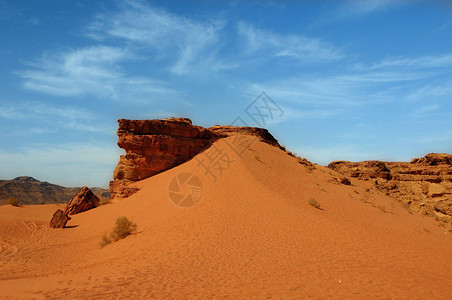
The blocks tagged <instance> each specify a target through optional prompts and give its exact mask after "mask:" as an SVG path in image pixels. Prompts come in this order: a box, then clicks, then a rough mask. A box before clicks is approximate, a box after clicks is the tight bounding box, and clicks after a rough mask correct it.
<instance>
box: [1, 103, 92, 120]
mask: <svg viewBox="0 0 452 300" xmlns="http://www.w3.org/2000/svg"><path fill="white" fill-rule="evenodd" d="M54 117H58V118H64V119H69V120H75V119H84V120H87V119H93V118H94V115H93V114H92V113H91V112H88V111H87V110H85V109H81V108H78V107H73V106H67V105H57V106H52V105H49V104H46V103H41V102H34V101H31V102H24V103H15V104H5V103H1V104H0V118H5V119H12V120H17V119H46V118H54Z"/></svg>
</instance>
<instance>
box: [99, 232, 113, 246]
mask: <svg viewBox="0 0 452 300" xmlns="http://www.w3.org/2000/svg"><path fill="white" fill-rule="evenodd" d="M108 244H111V240H110V239H109V238H108V237H107V235H106V234H104V235H103V236H102V240H101V241H100V243H99V245H100V247H101V248H103V247H105V246H107V245H108Z"/></svg>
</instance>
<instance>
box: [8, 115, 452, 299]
mask: <svg viewBox="0 0 452 300" xmlns="http://www.w3.org/2000/svg"><path fill="white" fill-rule="evenodd" d="M118 135H119V143H118V144H119V146H120V147H122V148H123V149H125V151H126V155H125V156H123V157H122V158H121V159H120V162H119V164H118V167H117V168H116V170H115V177H114V181H113V182H112V185H111V186H112V189H113V192H114V194H115V198H116V200H115V201H112V202H111V203H110V204H106V205H101V206H98V207H96V208H94V209H89V210H87V211H84V212H81V213H77V214H73V215H71V216H70V220H69V219H68V220H66V216H67V215H66V214H64V212H62V210H63V209H64V206H62V205H58V204H47V205H24V206H22V207H15V206H12V205H3V206H0V298H1V299H17V298H19V299H46V298H51V299H74V298H75V299H101V298H102V299H118V298H119V299H122V298H127V299H128V298H136V299H149V298H151V299H216V298H218V299H269V298H271V299H306V298H311V299H376V298H384V299H388V298H389V299H450V295H452V277H451V276H450V274H451V273H452V227H451V224H450V223H445V222H438V221H436V220H434V219H433V218H430V217H426V216H425V215H423V214H420V213H414V212H413V211H409V210H407V209H406V207H404V206H403V205H402V204H401V203H400V199H399V198H398V196H397V194H396V192H393V190H398V192H397V193H400V196H401V197H411V196H410V195H411V194H409V193H408V191H410V193H411V190H409V189H408V188H409V187H411V186H412V187H416V190H413V191H415V192H412V193H413V195H415V196H413V198H410V199H412V200H411V201H412V202H411V204H410V207H411V210H414V209H415V207H416V203H417V202H416V201H418V200H416V199H417V198H416V197H418V196H419V197H421V196H422V197H425V199H424V200H422V201H424V202H425V203H428V201H430V200H432V201H433V200H434V201H436V200H439V199H441V203H443V202H444V203H447V202H446V199H449V200H448V201H449V202H450V196H449V195H448V194H447V193H444V192H443V191H442V190H441V189H442V188H443V187H445V186H447V185H448V184H449V183H450V181H449V179H448V178H450V177H448V176H449V175H450V173H449V170H450V159H449V156H448V155H436V154H435V155H433V154H432V155H427V156H426V157H425V158H421V159H416V160H414V161H412V162H411V163H386V162H365V163H356V164H355V163H348V162H341V163H333V164H332V165H330V167H331V168H333V169H334V170H333V169H331V168H327V167H324V166H320V165H315V164H311V163H309V162H308V161H307V160H306V159H301V158H298V157H296V156H294V155H290V154H291V153H290V152H288V151H285V149H284V147H280V146H279V145H278V142H277V141H276V140H275V139H274V138H273V137H272V136H271V135H270V134H269V133H268V131H266V130H264V129H257V128H233V127H228V126H213V127H210V128H202V127H198V126H193V125H192V124H191V122H190V121H189V120H188V119H170V120H149V121H132V120H120V121H119V130H118ZM243 141H245V142H246V143H243ZM238 145H240V146H241V145H245V147H244V148H242V147H238ZM236 146H237V147H236ZM214 149H219V150H221V151H223V153H224V154H225V155H227V157H228V158H229V159H230V160H231V161H233V162H232V163H231V164H230V165H229V167H228V169H226V170H225V171H224V172H223V173H222V175H221V177H219V178H217V180H214V179H213V178H212V176H211V174H209V173H208V172H206V171H205V169H204V168H203V167H202V165H200V161H207V157H208V156H209V155H210V154H212V153H214V152H212V151H213V150H214ZM288 154H289V155H288ZM354 164H355V165H354ZM352 165H353V166H352ZM336 170H338V172H337V171H336ZM182 174H184V176H186V175H187V174H188V175H190V176H191V175H193V176H196V177H197V178H198V179H199V182H201V183H202V197H201V198H200V199H199V201H197V202H196V203H195V204H194V205H192V206H189V207H182V206H180V205H176V204H175V203H174V201H172V200H171V199H170V194H169V192H170V189H169V188H170V186H171V185H170V183H172V182H173V180H174V179H175V178H181V175H182ZM408 178H411V179H412V180H407V179H408ZM426 184H428V186H427V187H428V191H427V187H425V185H426ZM394 185H396V186H397V187H394V188H392V187H393V186H394ZM405 185H406V187H405ZM380 186H381V188H380ZM386 186H387V187H388V188H389V189H386V188H383V187H386ZM184 188H186V189H184ZM403 188H406V189H405V190H403ZM440 188H441V189H440ZM417 189H418V190H417ZM194 191H198V192H199V184H198V183H193V184H192V185H190V184H189V185H188V186H187V185H184V186H183V188H181V189H180V192H181V193H186V194H184V195H191V194H193V193H194ZM387 193H389V196H388V195H386V194H387ZM392 193H394V194H392ZM416 193H418V194H416ZM416 195H418V196H416ZM125 196H128V197H125ZM390 196H392V197H390ZM403 199H404V198H402V200H403ZM406 200H408V198H406ZM406 200H403V202H407V201H406ZM427 200H428V201H427ZM438 202H439V201H438ZM427 205H428V204H425V205H424V206H423V207H425V206H427ZM432 207H435V208H434V209H435V212H437V210H436V209H437V207H436V204H435V206H432ZM58 209H61V210H60V211H58V213H56V214H55V218H54V222H53V223H52V224H53V226H54V227H64V224H65V223H66V221H68V223H67V226H66V228H63V229H51V228H49V220H50V219H51V218H52V216H53V215H54V213H55V211H56V210H58ZM438 210H439V209H438ZM444 214H445V215H446V214H447V211H446V210H445V211H444ZM120 216H125V217H127V218H128V219H129V220H131V221H133V222H134V223H136V224H137V225H138V227H137V232H136V233H135V234H132V235H130V236H128V237H126V238H125V239H123V240H119V241H117V242H114V243H111V244H109V245H107V246H105V247H103V248H101V247H99V242H101V241H102V237H103V236H104V235H105V234H108V233H109V232H111V230H112V228H113V226H114V224H115V221H116V220H117V218H118V217H120Z"/></svg>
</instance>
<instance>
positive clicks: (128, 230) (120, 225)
mask: <svg viewBox="0 0 452 300" xmlns="http://www.w3.org/2000/svg"><path fill="white" fill-rule="evenodd" d="M136 230H137V224H135V223H133V222H132V221H130V220H129V219H127V218H126V217H119V218H117V219H116V223H115V227H114V228H113V230H112V232H111V234H110V238H111V239H112V240H113V241H114V242H116V241H117V240H120V239H123V238H126V237H127V236H128V235H130V234H132V233H134V232H136Z"/></svg>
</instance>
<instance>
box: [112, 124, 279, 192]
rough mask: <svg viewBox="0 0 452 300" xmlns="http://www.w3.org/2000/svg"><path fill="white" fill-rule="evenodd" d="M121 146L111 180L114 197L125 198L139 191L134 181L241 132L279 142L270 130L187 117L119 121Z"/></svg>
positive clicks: (265, 140) (119, 141)
mask: <svg viewBox="0 0 452 300" xmlns="http://www.w3.org/2000/svg"><path fill="white" fill-rule="evenodd" d="M118 124H119V128H118V132H117V133H118V146H119V147H120V148H123V149H124V150H125V151H126V155H122V156H121V157H120V159H119V163H118V165H117V166H116V169H115V171H114V174H113V179H114V180H113V181H111V182H110V192H111V197H112V198H125V197H128V196H130V195H132V194H133V193H135V192H136V191H137V189H136V188H135V187H132V186H130V184H131V183H133V182H135V181H139V180H143V179H146V178H148V177H151V176H153V175H156V174H158V173H160V172H163V171H166V170H168V169H171V168H173V167H175V166H178V165H180V164H182V163H184V162H186V161H188V160H190V159H192V158H193V157H194V156H195V155H197V154H198V153H200V152H202V151H203V150H204V149H206V148H207V147H208V146H209V145H210V144H211V143H212V142H213V141H215V140H218V139H220V138H224V137H228V136H232V135H236V134H241V135H248V136H252V137H255V138H257V139H260V140H262V141H264V142H267V143H269V144H271V145H275V146H276V145H277V146H279V144H278V141H277V140H276V139H275V138H274V137H273V136H272V135H271V134H270V133H269V132H268V130H266V129H263V128H257V127H233V126H220V125H216V126H213V127H210V128H204V127H201V126H195V125H193V124H192V122H191V120H190V119H187V118H171V119H163V120H127V119H120V120H118Z"/></svg>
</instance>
